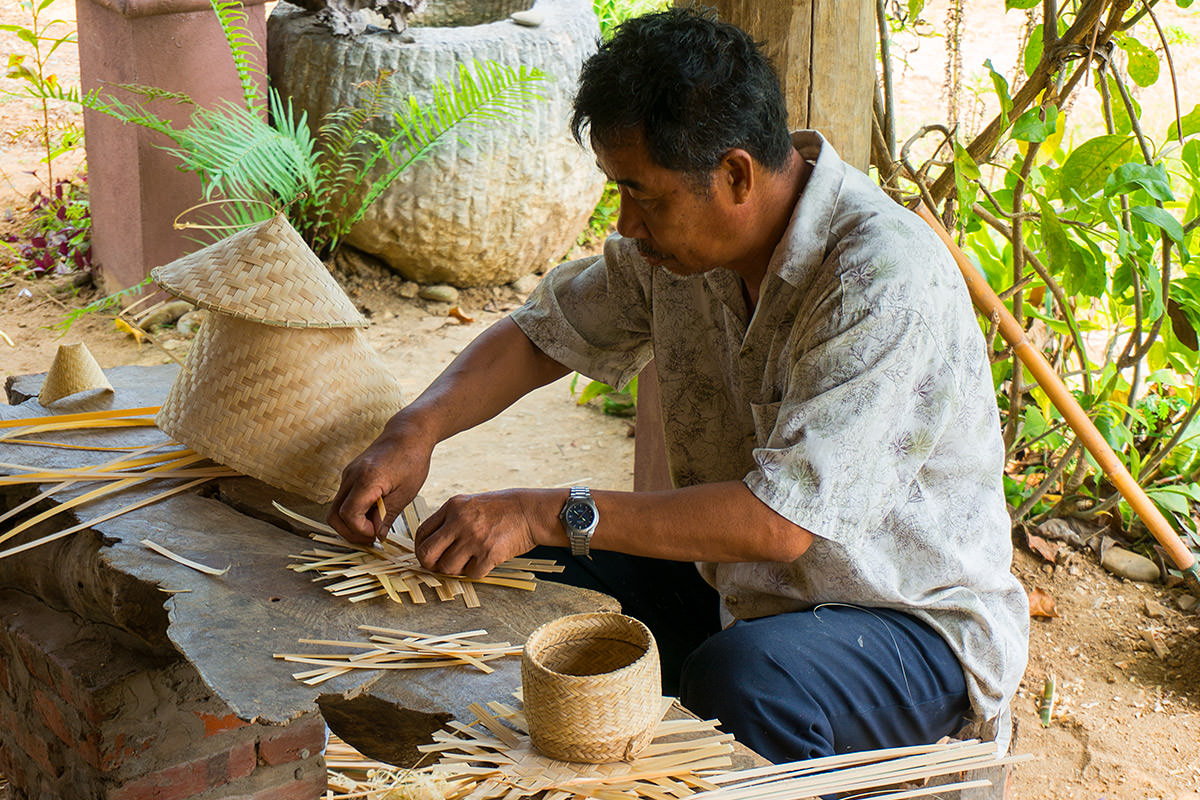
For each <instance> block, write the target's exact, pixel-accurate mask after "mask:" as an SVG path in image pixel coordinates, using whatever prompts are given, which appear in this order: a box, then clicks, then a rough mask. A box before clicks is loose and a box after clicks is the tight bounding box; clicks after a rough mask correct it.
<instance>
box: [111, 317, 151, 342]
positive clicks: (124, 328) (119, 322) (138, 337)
mask: <svg viewBox="0 0 1200 800" xmlns="http://www.w3.org/2000/svg"><path fill="white" fill-rule="evenodd" d="M113 326H114V327H115V328H116V329H117V330H119V331H121V332H122V333H128V334H129V335H130V336H132V337H133V338H134V340H135V341H136V342H137V343H138V344H141V343H142V339H144V338H145V336H146V334H145V333H144V332H143V331H141V330H140V329H138V328H135V327H134V326H132V325H130V324H129V323H128V322H126V321H125V320H123V319H120V318H117V319H115V320H113Z"/></svg>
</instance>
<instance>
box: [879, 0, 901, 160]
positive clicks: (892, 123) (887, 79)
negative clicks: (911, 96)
mask: <svg viewBox="0 0 1200 800" xmlns="http://www.w3.org/2000/svg"><path fill="white" fill-rule="evenodd" d="M875 24H876V25H877V26H878V27H879V60H880V63H881V65H882V66H881V72H882V78H883V104H882V105H883V137H884V141H885V142H886V143H887V152H888V156H890V157H891V159H892V160H895V158H896V110H895V109H896V105H895V101H896V94H895V89H894V86H893V83H892V58H891V42H890V39H889V37H888V33H889V31H888V24H887V9H886V7H885V0H875Z"/></svg>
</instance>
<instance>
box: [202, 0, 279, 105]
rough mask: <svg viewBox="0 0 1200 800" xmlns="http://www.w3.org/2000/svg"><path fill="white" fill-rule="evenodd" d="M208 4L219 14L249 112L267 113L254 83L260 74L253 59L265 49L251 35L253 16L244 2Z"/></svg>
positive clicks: (214, 0) (218, 0)
mask: <svg viewBox="0 0 1200 800" xmlns="http://www.w3.org/2000/svg"><path fill="white" fill-rule="evenodd" d="M209 2H210V4H211V5H212V9H213V11H214V12H216V15H217V22H218V23H219V24H220V26H221V33H223V34H225V42H226V43H227V44H228V45H229V53H230V55H232V56H233V68H234V69H235V70H237V76H238V81H239V82H240V83H241V85H242V97H243V98H244V99H245V101H246V108H247V109H248V110H250V111H255V112H258V113H260V114H261V113H263V112H264V111H265V110H266V102H265V101H264V98H263V95H262V92H260V91H259V89H258V86H259V84H258V81H257V80H256V79H255V78H256V74H257V73H259V72H260V70H259V69H258V65H257V62H256V61H255V60H254V57H253V56H254V52H255V51H259V54H260V55H261V50H262V48H261V47H259V44H258V40H256V39H255V38H254V34H252V33H251V32H250V16H249V15H248V14H247V13H246V10H245V9H244V8H243V7H242V3H241V0H209Z"/></svg>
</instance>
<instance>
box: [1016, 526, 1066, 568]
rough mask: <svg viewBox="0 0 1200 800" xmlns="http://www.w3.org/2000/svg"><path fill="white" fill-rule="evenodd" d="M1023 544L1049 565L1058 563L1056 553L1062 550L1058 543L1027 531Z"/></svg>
mask: <svg viewBox="0 0 1200 800" xmlns="http://www.w3.org/2000/svg"><path fill="white" fill-rule="evenodd" d="M1025 544H1027V545H1029V549H1030V550H1032V551H1033V552H1035V553H1037V554H1038V555H1039V556H1041V557H1042V558H1044V559H1045V560H1046V561H1049V562H1050V563H1051V564H1053V563H1055V562H1057V561H1058V551H1060V550H1062V545H1061V544H1059V543H1058V542H1051V541H1048V540H1046V539H1043V538H1042V537H1040V536H1038V535H1037V534H1036V533H1030V532H1029V531H1028V530H1027V531H1026V532H1025Z"/></svg>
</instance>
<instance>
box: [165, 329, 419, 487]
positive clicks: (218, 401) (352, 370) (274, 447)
mask: <svg viewBox="0 0 1200 800" xmlns="http://www.w3.org/2000/svg"><path fill="white" fill-rule="evenodd" d="M400 405H401V403H400V387H399V384H398V383H397V382H396V380H395V378H394V377H392V376H391V375H390V374H389V373H388V371H387V369H386V367H384V365H383V363H382V362H381V361H380V360H379V357H378V356H377V355H376V354H375V352H374V351H373V350H371V348H370V346H369V345H368V344H367V342H366V339H365V338H364V337H363V335H362V333H361V332H360V331H358V330H356V329H351V328H330V329H324V330H304V331H297V330H286V329H283V328H278V327H270V326H266V325H259V324H257V323H253V322H246V321H243V320H239V319H234V318H232V317H228V316H224V315H221V314H212V315H210V317H209V319H208V320H207V321H206V322H205V323H204V325H203V326H202V327H201V329H200V332H199V334H197V336H196V339H195V341H194V343H193V345H192V349H191V352H190V353H189V355H188V360H187V365H186V368H185V369H184V370H183V371H181V372H180V374H179V377H178V378H176V380H175V383H174V384H173V385H172V386H171V391H170V394H169V395H168V396H167V400H166V402H165V403H164V404H163V406H162V410H161V411H160V412H159V414H158V418H157V422H158V426H159V427H160V428H161V429H162V430H163V431H164V432H166V433H167V434H168V435H169V436H171V437H172V438H174V439H175V440H176V441H179V442H182V443H184V444H186V445H188V446H189V447H191V448H192V449H193V450H195V451H196V452H198V453H202V454H203V455H205V456H207V457H209V458H211V459H213V460H214V461H217V462H219V463H221V464H224V465H226V466H228V467H232V468H233V469H236V470H238V471H239V472H243V473H245V474H247V475H250V476H251V477H254V478H258V479H259V480H261V481H264V482H266V483H269V484H271V485H272V486H276V487H278V488H280V489H286V490H288V491H291V492H296V493H297V494H300V495H303V496H305V497H308V498H310V499H312V500H314V501H316V502H320V503H324V502H328V501H329V500H331V499H332V498H333V495H334V494H335V493H336V492H337V487H338V482H339V479H340V475H341V470H342V468H343V467H344V466H345V465H346V464H347V463H349V461H350V460H351V459H352V458H354V457H355V456H357V455H358V454H359V453H360V452H362V450H363V449H364V448H366V446H367V445H368V444H370V443H371V440H372V439H374V437H375V436H376V435H378V433H379V432H380V431H381V430H382V429H383V426H384V423H385V422H387V420H388V418H389V417H391V416H392V415H393V414H395V413H396V412H397V411H399V410H400Z"/></svg>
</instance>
